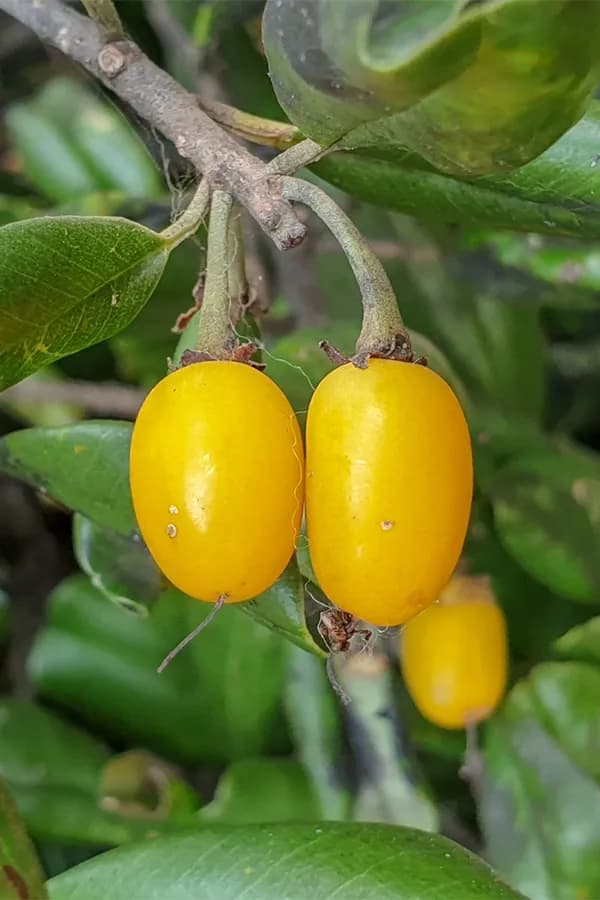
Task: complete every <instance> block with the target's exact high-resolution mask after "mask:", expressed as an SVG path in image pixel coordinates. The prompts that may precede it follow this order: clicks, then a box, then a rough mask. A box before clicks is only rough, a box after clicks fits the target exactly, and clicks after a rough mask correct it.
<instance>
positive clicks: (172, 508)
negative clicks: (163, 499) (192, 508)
mask: <svg viewBox="0 0 600 900" xmlns="http://www.w3.org/2000/svg"><path fill="white" fill-rule="evenodd" d="M169 512H170V513H171V515H172V516H176V515H177V514H178V513H179V509H178V508H177V507H176V506H175V504H174V503H171V505H170V507H169Z"/></svg>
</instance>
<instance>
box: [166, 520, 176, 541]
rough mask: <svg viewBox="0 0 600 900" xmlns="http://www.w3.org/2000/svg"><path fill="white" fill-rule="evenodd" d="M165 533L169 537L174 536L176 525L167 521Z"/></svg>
mask: <svg viewBox="0 0 600 900" xmlns="http://www.w3.org/2000/svg"><path fill="white" fill-rule="evenodd" d="M167 534H168V535H169V537H170V538H174V537H176V535H177V525H174V524H173V523H172V522H169V524H168V525H167Z"/></svg>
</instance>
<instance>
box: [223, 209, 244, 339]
mask: <svg viewBox="0 0 600 900" xmlns="http://www.w3.org/2000/svg"><path fill="white" fill-rule="evenodd" d="M227 280H228V291H229V300H230V318H231V321H232V323H233V324H234V325H235V324H237V323H238V322H239V321H240V319H241V318H242V315H243V312H244V303H245V302H246V300H247V298H248V281H247V280H246V261H245V258H244V237H243V234H242V212H241V209H240V207H239V206H238V204H235V205H234V207H233V209H232V212H231V215H230V217H229V228H228V231H227Z"/></svg>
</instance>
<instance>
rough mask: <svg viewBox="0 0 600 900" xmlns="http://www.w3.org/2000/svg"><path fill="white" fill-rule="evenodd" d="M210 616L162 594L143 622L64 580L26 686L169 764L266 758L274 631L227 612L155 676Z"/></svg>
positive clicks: (279, 677) (277, 679) (275, 658)
mask: <svg viewBox="0 0 600 900" xmlns="http://www.w3.org/2000/svg"><path fill="white" fill-rule="evenodd" d="M211 609H212V607H211V606H210V605H209V604H205V603H201V602H199V601H197V600H191V599H190V598H188V597H184V596H183V594H180V593H179V592H178V591H176V590H169V591H166V592H165V593H163V594H162V595H161V597H160V598H159V599H158V601H157V602H156V604H155V605H154V607H153V609H152V613H151V615H150V616H148V618H146V619H140V618H137V617H134V616H129V615H127V614H126V613H125V612H124V611H123V610H121V609H119V608H118V607H117V606H116V605H114V604H112V603H107V601H106V598H105V597H104V596H103V594H101V592H100V591H98V590H97V589H95V588H94V587H93V586H92V585H91V584H90V583H89V581H88V580H87V579H86V578H84V577H83V576H77V577H73V578H70V579H68V580H67V581H64V582H63V583H62V584H61V585H60V586H59V587H58V588H57V589H56V590H55V591H54V593H53V594H52V597H51V600H50V606H49V613H48V624H47V626H46V628H45V629H44V630H43V632H42V633H41V635H40V637H39V638H38V640H37V642H36V645H35V647H34V650H33V653H32V655H31V657H30V661H29V666H30V671H31V674H32V677H33V679H34V681H35V683H36V684H37V685H38V687H39V690H40V691H41V692H42V694H43V695H44V696H46V697H49V698H51V699H52V700H53V701H54V702H56V703H60V704H61V705H63V706H65V707H68V708H69V709H72V710H74V711H76V712H77V713H78V714H79V715H81V716H82V717H84V718H86V719H89V720H90V721H91V722H93V723H94V724H96V725H98V724H101V725H103V726H104V727H105V728H106V729H107V731H109V732H110V733H112V734H114V735H116V736H118V737H119V738H121V739H125V740H127V741H129V742H136V743H142V744H143V745H144V746H146V747H148V748H149V749H151V750H155V751H156V752H158V753H163V754H164V755H166V756H169V757H171V758H175V759H180V760H184V761H187V762H197V761H199V760H209V761H215V762H224V761H228V760H232V759H238V758H240V757H244V756H253V755H257V754H259V753H261V752H263V751H268V750H269V749H270V745H269V737H268V733H269V728H270V727H271V726H272V725H273V723H274V722H275V720H276V717H277V714H278V709H279V702H280V695H281V691H282V687H283V676H284V663H285V660H284V646H285V645H283V644H282V642H281V640H280V639H279V638H278V636H277V635H276V634H274V633H273V632H272V631H269V630H268V629H266V628H263V627H262V626H260V625H258V624H255V623H253V622H251V621H249V620H248V619H247V618H246V617H243V616H240V615H239V613H238V612H237V611H236V610H234V609H232V608H231V606H228V607H225V608H224V609H222V610H221V611H220V612H219V615H218V616H217V617H216V618H215V620H214V622H213V623H211V625H210V629H209V630H208V631H207V633H206V634H203V635H201V636H199V637H198V639H197V640H195V641H193V642H192V643H191V644H190V646H189V647H186V648H185V650H184V651H182V652H181V653H180V654H179V656H178V657H177V658H176V659H175V660H173V662H172V663H171V664H170V665H169V667H168V668H167V669H166V671H165V672H163V673H162V674H161V675H159V674H157V672H156V667H157V666H158V664H159V663H160V661H161V660H162V659H163V657H164V656H165V655H166V654H167V653H168V652H169V651H170V650H171V649H172V648H173V647H174V646H175V645H176V644H178V643H179V641H180V640H181V639H182V638H183V637H185V635H186V634H188V633H189V632H190V631H191V630H192V629H193V628H195V627H196V625H197V624H198V623H199V622H200V621H202V619H203V618H204V617H205V616H206V615H208V614H209V612H210V611H211ZM99 672H101V673H102V677H101V678H99V677H98V673H99Z"/></svg>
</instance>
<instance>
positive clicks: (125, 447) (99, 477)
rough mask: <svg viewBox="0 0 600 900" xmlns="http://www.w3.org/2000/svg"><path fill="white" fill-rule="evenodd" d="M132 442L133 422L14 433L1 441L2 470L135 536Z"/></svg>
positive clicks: (104, 523) (0, 460) (99, 422)
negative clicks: (131, 462)
mask: <svg viewBox="0 0 600 900" xmlns="http://www.w3.org/2000/svg"><path fill="white" fill-rule="evenodd" d="M130 439H131V424H130V423H129V422H110V421H97V422H82V423H80V424H77V425H70V426H68V427H64V428H28V429H26V430H23V431H13V432H12V433H11V434H8V435H6V436H5V437H4V438H2V440H0V471H3V472H6V473H7V474H9V475H12V476H13V477H14V478H20V479H21V480H22V481H26V482H27V483H28V484H30V485H32V486H33V487H35V488H37V489H38V490H40V491H41V492H42V493H45V494H48V495H49V496H50V497H52V498H53V499H54V500H58V501H59V502H60V503H63V504H64V505H65V506H67V507H69V508H70V509H73V510H75V511H76V512H80V513H82V514H83V515H85V516H89V518H90V519H92V520H93V521H94V522H97V523H98V524H99V525H103V526H105V527H108V528H113V529H114V530H115V531H117V532H118V533H119V534H124V535H131V534H133V533H134V532H135V531H136V522H135V516H134V513H133V507H132V505H131V496H130V493H129V442H130ZM90 473H93V478H91V477H90Z"/></svg>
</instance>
